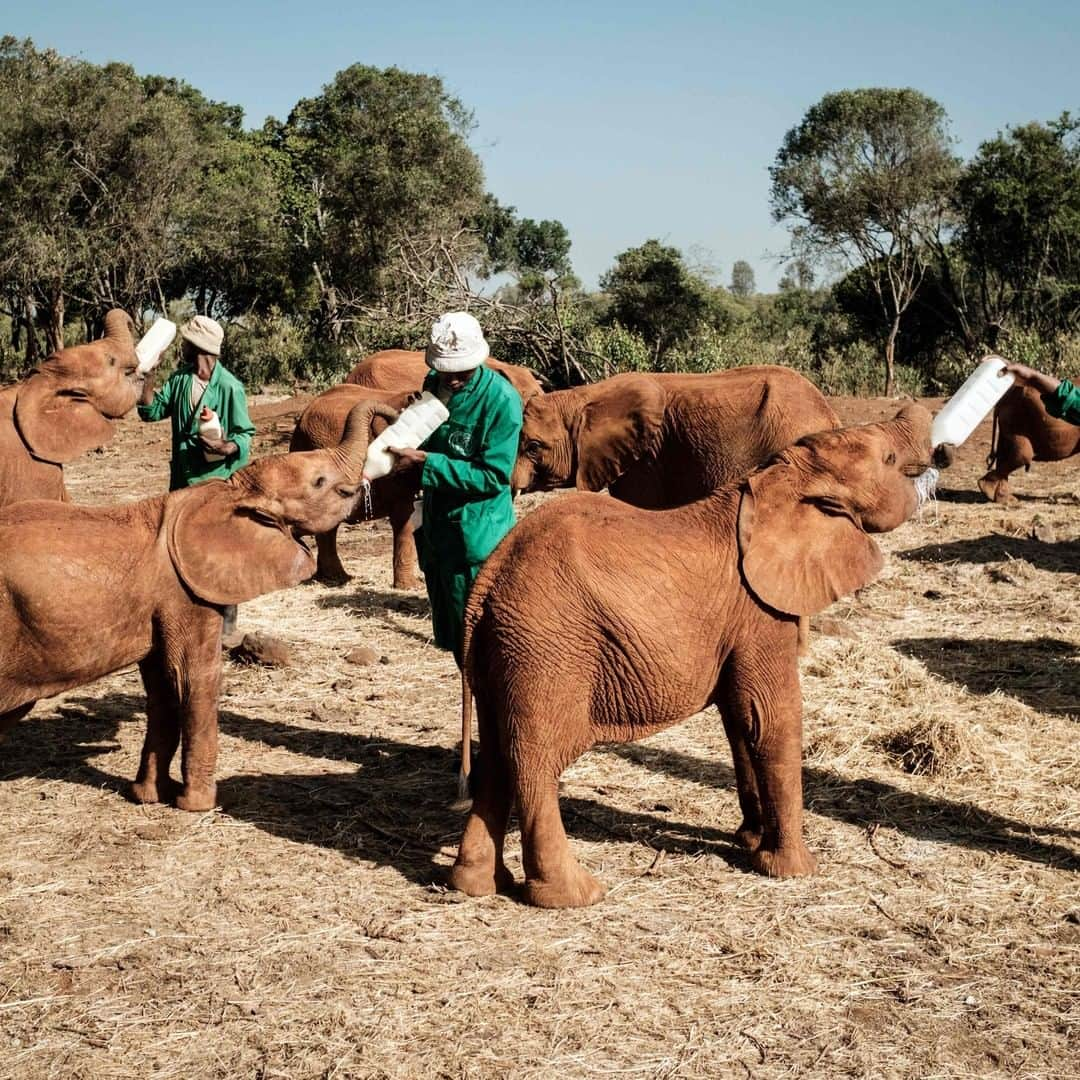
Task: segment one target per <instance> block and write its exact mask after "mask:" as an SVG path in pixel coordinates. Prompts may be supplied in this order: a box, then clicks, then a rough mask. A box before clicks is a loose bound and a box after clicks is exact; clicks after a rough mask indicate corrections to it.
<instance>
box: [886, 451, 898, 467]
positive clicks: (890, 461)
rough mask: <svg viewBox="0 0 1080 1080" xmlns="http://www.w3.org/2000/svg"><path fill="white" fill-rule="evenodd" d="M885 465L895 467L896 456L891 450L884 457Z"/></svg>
mask: <svg viewBox="0 0 1080 1080" xmlns="http://www.w3.org/2000/svg"><path fill="white" fill-rule="evenodd" d="M885 464H886V465H895V464H896V455H895V454H894V453H893V452H892V451H891V450H890V451H889V452H888V453H887V454H886V455H885Z"/></svg>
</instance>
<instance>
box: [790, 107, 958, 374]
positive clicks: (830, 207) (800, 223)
mask: <svg viewBox="0 0 1080 1080" xmlns="http://www.w3.org/2000/svg"><path fill="white" fill-rule="evenodd" d="M956 166H957V163H956V160H955V158H954V157H953V155H952V152H951V149H950V140H949V137H948V135H947V132H946V118H945V111H944V109H942V107H941V106H940V105H939V104H938V103H937V102H936V101H933V100H932V99H930V98H928V97H926V96H925V95H924V94H920V93H918V92H917V91H915V90H911V89H904V90H893V89H881V88H872V89H864V90H845V91H841V92H839V93H834V94H826V95H825V97H823V98H822V99H821V101H819V102H818V103H817V104H816V105H814V106H812V107H811V108H810V109H809V110H808V112H807V113H806V115H805V116H804V117H803V120H802V122H801V123H800V124H799V126H798V127H795V128H792V129H791V130H790V131H789V132H788V133H787V135H786V136H785V137H784V141H783V143H782V145H781V147H780V150H779V151H778V153H777V156H776V161H775V163H774V164H773V166H772V168H771V169H770V170H769V174H770V176H771V178H772V193H771V199H772V208H773V217H774V218H775V220H776V221H778V222H781V221H787V222H790V223H791V226H792V235H793V249H794V252H795V254H796V255H799V256H801V257H803V258H809V259H813V258H815V257H818V256H821V255H831V256H833V257H839V258H841V259H844V260H846V261H847V262H848V264H849V265H850V266H851V267H853V268H858V267H864V268H867V269H868V270H872V273H869V275H868V282H869V284H870V286H871V290H872V292H873V294H874V295H875V296H876V297H877V300H878V303H879V305H880V308H881V315H882V323H883V326H884V327H885V333H886V335H887V336H886V337H885V365H886V379H885V382H886V391H885V392H886V393H892V392H893V382H894V374H893V366H894V362H895V361H894V350H895V343H896V337H897V335H898V333H899V330H900V322H901V319H902V318H903V316H904V313H905V312H906V311H907V309H908V308H909V307H910V305H911V302H912V300H913V299H914V297H915V295H916V293H917V292H918V289H919V286H920V284H921V282H922V279H923V276H924V274H925V271H926V266H927V263H928V260H929V257H930V248H929V243H930V240H931V239H932V238H933V237H935V236H936V235H937V234H938V233H939V232H940V230H941V229H942V227H943V224H944V220H945V215H946V212H947V209H948V205H949V195H950V192H951V188H952V185H953V182H954V179H955V173H956Z"/></svg>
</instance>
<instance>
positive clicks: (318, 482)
mask: <svg viewBox="0 0 1080 1080" xmlns="http://www.w3.org/2000/svg"><path fill="white" fill-rule="evenodd" d="M315 487H316V488H321V487H326V477H325V476H316V477H315Z"/></svg>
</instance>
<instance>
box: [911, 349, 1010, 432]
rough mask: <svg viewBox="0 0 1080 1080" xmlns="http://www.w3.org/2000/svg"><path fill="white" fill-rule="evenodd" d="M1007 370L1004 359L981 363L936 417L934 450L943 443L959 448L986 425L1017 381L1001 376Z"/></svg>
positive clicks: (997, 357)
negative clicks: (994, 408)
mask: <svg viewBox="0 0 1080 1080" xmlns="http://www.w3.org/2000/svg"><path fill="white" fill-rule="evenodd" d="M1004 369H1005V361H1004V360H1002V358H1001V357H1000V356H986V357H984V358H983V359H982V360H980V361H979V366H978V367H977V368H976V369H975V370H974V371H973V372H972V373H971V374H970V375H969V376H968V377H967V379H966V380H965V382H964V385H963V386H961V387H960V389H959V390H957V391H956V393H955V394H953V396H952V397H951V398H949V400H948V401H946V402H945V404H944V406H943V407H942V409H941V412H939V413H938V414H937V416H935V417H934V422H933V424H932V425H931V428H930V442H931V443H932V444H933V445H934V446H940V445H941V444H942V443H951V444H952V445H953V446H959V445H960V444H961V443H962V442H964V441H965V440H966V439H967V437H968V436H969V435H970V434H971V433H972V432H973V431H974V430H975V429H976V428H977V427H978V426H979V424H980V423H982V420H983V418H984V417H985V416H986V414H987V413H988V412H990V410H991V409H992V408H993V407H994V406H995V405H996V404H997V403H998V402H999V401H1000V400H1001V398H1002V397H1003V396H1004V394H1005V391H1006V390H1008V389H1009V387H1010V386H1012V384H1013V383H1014V382H1015V381H1016V380H1015V379H1014V378H1013V377H1012V376H1011V375H1001V374H999V373H1000V372H1001V371H1003V370H1004Z"/></svg>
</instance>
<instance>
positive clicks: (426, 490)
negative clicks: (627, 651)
mask: <svg viewBox="0 0 1080 1080" xmlns="http://www.w3.org/2000/svg"><path fill="white" fill-rule="evenodd" d="M487 357H488V344H487V341H486V340H485V339H484V333H483V331H482V330H481V329H480V324H479V323H478V322H477V321H476V319H475V318H473V316H472V315H469V314H468V313H467V312H464V311H454V312H450V313H449V314H447V315H444V316H443V317H442V318H441V319H439V321H438V322H437V323H435V325H434V326H433V327H432V328H431V343H430V344H429V345H428V347H427V352H426V359H427V364H428V367H430V368H431V373H430V374H429V375H428V377H427V378H426V379H425V380H424V389H425V390H430V391H431V392H432V393H433V394H435V395H436V396H437V397H438V398H440V399H441V400H442V402H443V403H444V404H445V405H446V407H447V409H448V410H449V411H450V416H449V418H448V419H447V420H446V421H444V422H443V424H442V425H440V426H439V427H438V428H436V430H435V432H434V433H433V434H432V435H431V436H430V437H429V438H428V440H427V441H426V442H425V443H424V444H423V446H422V447H421V448H420V449H419V450H410V449H401V450H393V453H395V454H396V455H397V458H398V460H397V464H396V465H395V471H398V470H401V469H407V468H411V467H414V466H417V465H418V466H419V467H420V468H421V470H422V471H421V481H420V485H421V488H422V489H423V520H422V524H421V526H420V528H419V529H418V530H417V532H416V546H417V551H418V553H419V556H420V569H421V570H422V571H423V572H424V579H425V581H426V582H427V591H428V597H429V599H430V600H431V621H432V623H433V625H434V630H435V644H436V645H438V646H439V648H441V649H448V650H449V651H450V652H452V653H453V654H454V659H455V660H457V663H458V667H460V666H461V664H462V631H463V624H464V616H465V601H466V600H467V599H468V597H469V591H470V589H471V588H472V585H473V582H474V581H475V580H476V575H477V574H478V573H479V571H480V567H481V566H482V565H483V563H484V560H485V559H486V558H487V557H488V556H489V555H490V554H491V553H492V551H494V550H495V547H496V546H497V545H498V543H499V541H500V540H502V538H503V537H504V536H505V535H506V534H507V533H508V532H509V531H510V529H511V528H513V525H514V505H513V498H512V496H511V493H510V474H511V472H512V471H513V468H514V462H515V460H516V459H517V452H518V439H519V437H520V435H521V397H520V396H519V394H518V392H517V391H516V390H515V389H514V388H513V386H511V385H510V383H509V382H507V380H506V379H504V378H503V377H502V376H501V375H499V374H497V373H496V372H494V371H492V369H491V368H489V367H486V366H484V361H485V360H486V359H487ZM388 449H392V448H388Z"/></svg>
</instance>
